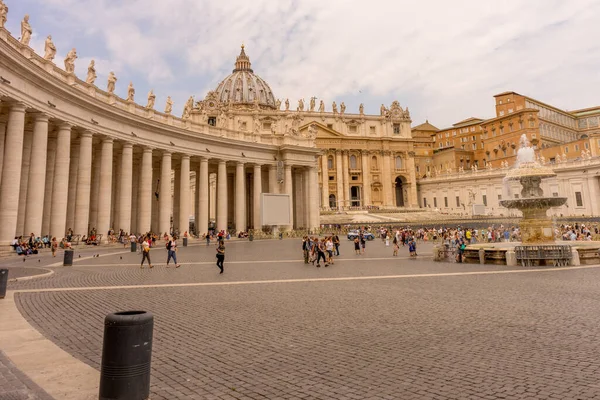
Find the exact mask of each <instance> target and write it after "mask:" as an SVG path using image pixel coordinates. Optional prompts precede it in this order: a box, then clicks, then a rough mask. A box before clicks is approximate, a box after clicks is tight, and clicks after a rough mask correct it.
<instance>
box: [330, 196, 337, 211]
mask: <svg viewBox="0 0 600 400" xmlns="http://www.w3.org/2000/svg"><path fill="white" fill-rule="evenodd" d="M329 208H331V209H332V210H333V209H336V208H337V202H336V201H335V194H330V195H329Z"/></svg>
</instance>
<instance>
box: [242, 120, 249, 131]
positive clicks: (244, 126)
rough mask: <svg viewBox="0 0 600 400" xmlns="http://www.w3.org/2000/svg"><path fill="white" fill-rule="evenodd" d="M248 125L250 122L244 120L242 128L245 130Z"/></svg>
mask: <svg viewBox="0 0 600 400" xmlns="http://www.w3.org/2000/svg"><path fill="white" fill-rule="evenodd" d="M247 127H248V124H247V123H246V122H242V130H243V131H245V130H246V128H247Z"/></svg>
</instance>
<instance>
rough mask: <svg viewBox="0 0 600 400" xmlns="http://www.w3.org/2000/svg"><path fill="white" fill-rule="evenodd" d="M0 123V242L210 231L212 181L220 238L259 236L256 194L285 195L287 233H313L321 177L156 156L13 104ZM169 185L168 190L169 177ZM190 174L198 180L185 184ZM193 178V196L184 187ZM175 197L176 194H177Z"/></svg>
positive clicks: (158, 152)
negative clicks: (230, 233)
mask: <svg viewBox="0 0 600 400" xmlns="http://www.w3.org/2000/svg"><path fill="white" fill-rule="evenodd" d="M3 105H4V106H6V109H7V111H8V118H7V119H6V120H3V121H0V171H1V174H0V241H2V242H4V243H10V241H11V240H12V239H13V238H14V237H15V236H21V235H29V234H31V233H34V234H35V235H36V236H43V235H46V234H47V235H49V236H50V237H56V238H57V239H60V238H62V237H64V236H65V233H66V232H67V231H68V230H69V229H70V230H72V231H73V233H74V234H79V235H87V234H89V232H90V230H91V229H93V228H95V229H96V232H97V233H98V234H102V235H104V237H105V238H106V235H107V232H108V231H109V230H110V229H114V230H115V231H116V232H118V231H119V229H122V230H123V231H125V232H133V233H145V232H150V231H153V232H156V233H161V234H162V233H164V232H171V230H172V229H176V230H178V231H179V232H180V233H183V232H184V231H189V230H190V225H189V223H190V214H191V212H192V201H193V204H194V207H193V208H194V211H195V218H194V219H195V225H196V226H197V227H198V228H197V229H196V231H197V232H198V233H200V234H201V233H204V232H206V231H207V230H208V227H209V222H210V213H209V210H210V204H209V203H210V196H209V174H216V181H217V185H216V186H217V188H216V199H215V203H216V229H217V230H228V229H231V228H233V229H235V230H238V231H239V230H247V229H262V228H263V227H262V222H261V221H262V219H261V208H260V207H261V204H260V203H261V202H260V199H261V193H262V192H263V188H264V189H268V192H269V193H285V194H289V195H290V197H291V199H292V203H293V204H294V206H293V208H292V210H293V212H292V215H293V218H292V219H293V221H292V225H290V226H288V227H287V228H288V229H291V228H300V227H302V228H310V229H314V228H317V227H318V226H319V210H318V183H317V180H318V178H317V169H316V168H315V167H314V166H313V167H306V166H293V165H288V164H285V165H284V179H283V182H281V181H278V180H277V165H275V164H261V163H256V162H252V161H249V162H244V161H240V160H225V159H221V158H219V156H218V155H215V156H214V157H213V156H208V155H206V156H199V155H190V154H182V153H175V152H171V151H169V150H168V149H164V148H162V149H161V148H153V146H152V143H148V144H147V145H140V144H139V143H132V142H128V141H124V140H122V139H115V138H112V137H109V136H106V135H101V134H98V133H95V132H92V131H90V130H88V129H83V128H80V127H78V126H74V125H73V124H70V123H68V122H65V121H59V120H56V119H54V118H50V117H49V116H48V115H46V114H44V113H41V112H35V111H30V110H29V109H26V106H25V105H23V104H21V103H18V102H10V103H7V102H3ZM174 170H175V184H174V185H173V180H172V176H173V171H174ZM192 172H195V173H194V174H191V173H192ZM191 176H192V177H195V178H194V179H195V182H194V187H195V191H194V192H195V193H191V185H190V177H191ZM173 187H174V188H175V193H173Z"/></svg>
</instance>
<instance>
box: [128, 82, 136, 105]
mask: <svg viewBox="0 0 600 400" xmlns="http://www.w3.org/2000/svg"><path fill="white" fill-rule="evenodd" d="M134 96H135V89H134V88H133V82H129V86H127V101H131V102H133V101H134V100H133V99H134Z"/></svg>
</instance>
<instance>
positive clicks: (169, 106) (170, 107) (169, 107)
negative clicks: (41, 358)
mask: <svg viewBox="0 0 600 400" xmlns="http://www.w3.org/2000/svg"><path fill="white" fill-rule="evenodd" d="M172 111H173V100H171V96H167V104H166V105H165V114H167V115H170V114H171V112H172Z"/></svg>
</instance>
